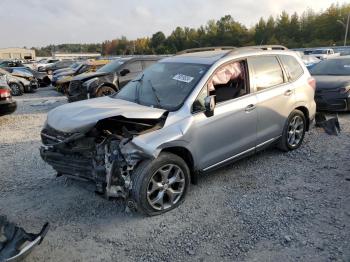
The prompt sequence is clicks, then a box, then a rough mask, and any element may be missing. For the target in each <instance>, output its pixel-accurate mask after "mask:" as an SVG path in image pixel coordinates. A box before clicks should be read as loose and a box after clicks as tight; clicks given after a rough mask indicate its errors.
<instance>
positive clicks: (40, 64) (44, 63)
mask: <svg viewBox="0 0 350 262" xmlns="http://www.w3.org/2000/svg"><path fill="white" fill-rule="evenodd" d="M58 61H61V60H60V59H55V58H50V59H42V60H40V61H39V62H38V63H36V64H35V65H34V66H35V69H36V70H38V71H39V72H43V71H46V66H49V65H52V64H53V63H56V62H58Z"/></svg>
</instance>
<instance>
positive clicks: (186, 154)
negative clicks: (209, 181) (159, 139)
mask: <svg viewBox="0 0 350 262" xmlns="http://www.w3.org/2000/svg"><path fill="white" fill-rule="evenodd" d="M162 152H168V153H172V154H174V155H177V156H178V157H180V158H182V159H183V160H184V161H185V162H186V164H187V166H188V168H189V170H190V176H191V183H193V184H196V183H197V171H196V168H195V164H194V158H193V155H192V153H191V151H190V150H188V149H187V148H186V147H183V146H170V147H166V148H163V149H162V150H161V151H160V153H162Z"/></svg>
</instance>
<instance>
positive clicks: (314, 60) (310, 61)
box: [301, 55, 321, 69]
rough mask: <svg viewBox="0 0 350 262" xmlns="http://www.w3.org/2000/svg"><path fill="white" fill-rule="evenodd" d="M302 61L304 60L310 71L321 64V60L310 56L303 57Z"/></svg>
mask: <svg viewBox="0 0 350 262" xmlns="http://www.w3.org/2000/svg"><path fill="white" fill-rule="evenodd" d="M301 59H302V60H303V62H304V64H305V66H306V67H307V69H310V68H312V67H313V66H315V65H316V64H318V63H319V62H321V59H319V58H317V57H314V56H309V55H303V56H301Z"/></svg>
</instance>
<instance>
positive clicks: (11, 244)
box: [0, 216, 49, 262]
mask: <svg viewBox="0 0 350 262" xmlns="http://www.w3.org/2000/svg"><path fill="white" fill-rule="evenodd" d="M48 230H49V223H45V225H44V226H43V227H42V229H41V231H40V232H39V233H38V234H33V233H27V232H26V231H25V230H24V229H23V228H21V227H18V226H16V225H15V224H14V223H12V222H9V221H8V220H7V218H6V217H4V216H0V261H1V262H3V261H6V262H10V261H11V262H12V261H20V260H22V259H23V258H24V257H26V256H27V255H28V254H29V253H30V252H31V251H32V250H33V249H34V247H36V246H37V245H40V244H41V242H42V241H43V239H44V238H45V236H46V233H47V231H48Z"/></svg>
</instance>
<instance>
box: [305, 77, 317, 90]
mask: <svg viewBox="0 0 350 262" xmlns="http://www.w3.org/2000/svg"><path fill="white" fill-rule="evenodd" d="M307 83H308V84H309V86H311V87H312V89H313V90H316V79H315V78H313V77H309V79H308V80H307Z"/></svg>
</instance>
